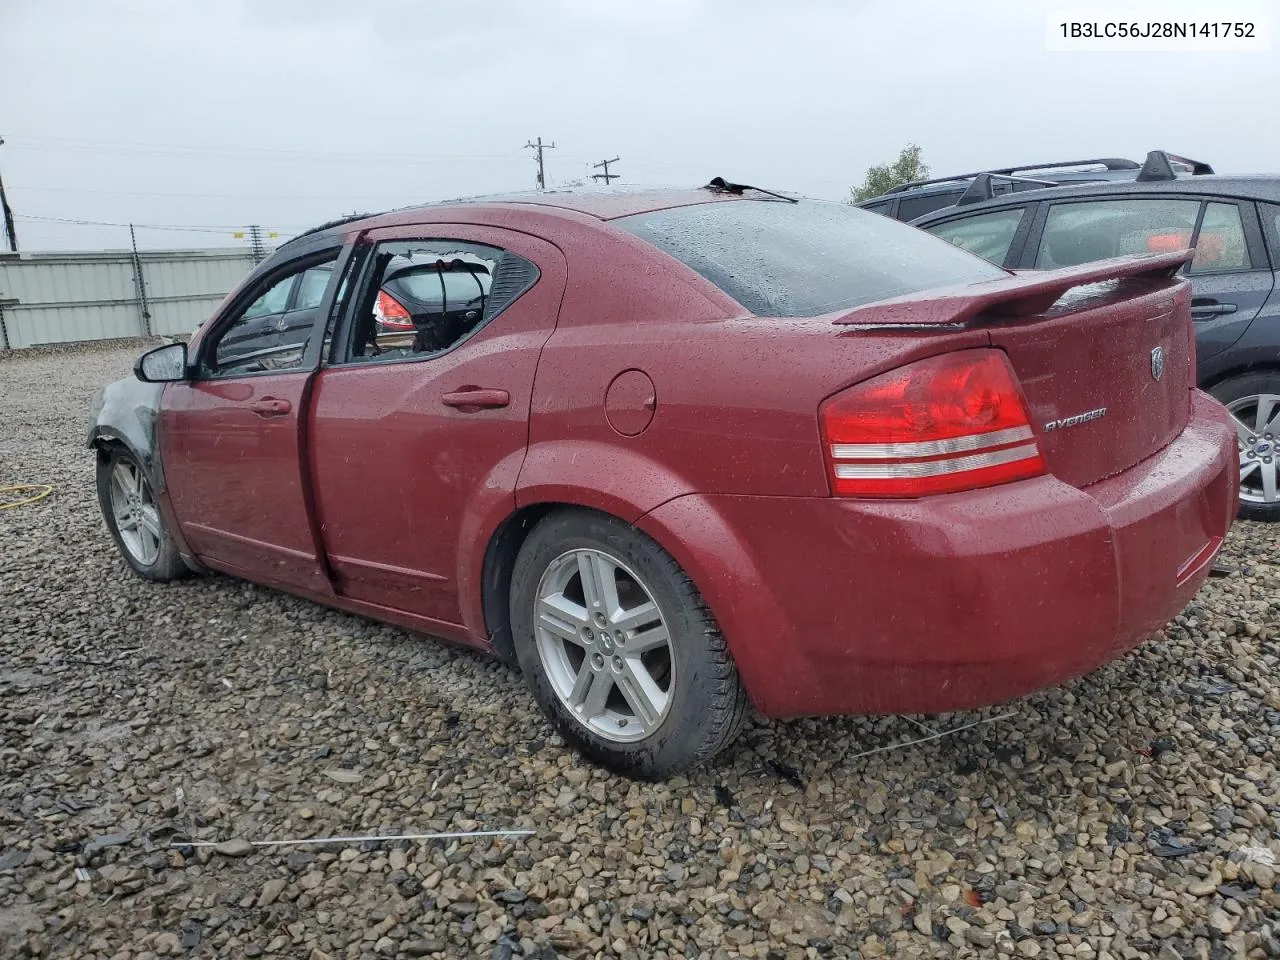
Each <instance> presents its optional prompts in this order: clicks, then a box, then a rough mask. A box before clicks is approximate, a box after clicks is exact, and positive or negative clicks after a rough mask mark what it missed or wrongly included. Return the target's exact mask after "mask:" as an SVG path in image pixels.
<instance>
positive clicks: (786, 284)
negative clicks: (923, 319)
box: [612, 200, 1008, 317]
mask: <svg viewBox="0 0 1280 960" xmlns="http://www.w3.org/2000/svg"><path fill="white" fill-rule="evenodd" d="M612 223H613V224H614V225H616V226H619V227H621V228H622V229H624V230H626V231H628V232H630V233H633V234H635V235H636V236H638V237H640V238H641V239H643V240H647V241H648V242H649V243H652V244H653V245H654V246H655V247H658V248H659V249H660V250H663V251H665V252H666V253H669V254H671V256H673V257H675V258H676V259H677V260H679V261H681V262H682V263H684V264H685V265H686V266H688V267H690V268H692V269H693V270H696V271H697V272H698V273H700V274H702V276H704V277H706V278H707V279H708V280H710V281H711V282H712V283H714V284H715V285H716V286H717V287H719V288H720V289H721V290H723V291H724V292H725V293H727V294H728V295H729V296H731V297H733V299H735V300H737V301H738V302H739V303H740V304H742V305H743V306H744V307H746V308H747V309H748V310H750V311H751V312H752V313H754V314H756V315H757V316H761V317H813V316H817V315H818V314H822V313H832V312H834V311H836V310H848V309H851V308H853V307H857V306H860V305H861V304H864V303H871V302H873V301H875V300H885V299H888V298H889V297H898V296H903V295H905V294H909V293H916V292H918V291H920V290H928V289H930V288H932V287H945V286H950V285H952V284H958V283H977V282H980V281H983V280H996V279H999V278H1001V277H1006V276H1008V274H1007V273H1006V272H1005V271H1004V270H1001V269H1000V268H999V267H996V266H994V265H992V264H990V263H988V262H987V261H985V260H983V259H981V258H979V257H975V256H974V255H973V254H971V253H967V252H966V251H964V250H961V249H959V248H958V247H954V246H952V245H951V244H949V243H947V242H946V241H945V240H939V239H938V238H937V237H933V236H930V235H929V234H927V233H925V232H924V231H923V230H917V229H916V228H915V227H909V226H907V225H906V224H903V223H899V222H898V221H896V220H891V219H889V218H887V217H882V216H879V215H878V214H875V213H869V212H867V211H865V210H859V209H858V208H857V207H853V206H850V205H849V204H844V203H829V202H824V201H821V200H801V201H800V202H799V203H785V202H783V201H776V200H768V201H766V200H741V201H734V202H730V203H708V204H699V205H696V206H688V207H676V208H675V209H672V210H658V211H655V212H653V213H640V214H636V215H634V216H630V217H622V218H620V219H617V220H614V221H612Z"/></svg>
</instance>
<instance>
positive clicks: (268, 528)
mask: <svg viewBox="0 0 1280 960" xmlns="http://www.w3.org/2000/svg"><path fill="white" fill-rule="evenodd" d="M338 256H339V249H338V248H330V249H328V250H322V251H317V252H313V253H311V254H309V255H307V256H305V257H303V258H302V259H301V260H295V261H293V262H291V263H288V264H283V265H281V267H279V268H278V269H276V270H274V271H272V272H271V273H270V274H268V275H267V276H265V277H264V278H263V279H262V280H261V281H260V282H258V283H257V284H255V286H254V287H253V288H251V289H250V290H249V291H246V293H245V295H244V296H242V297H239V298H237V300H236V302H234V303H232V304H231V305H230V307H229V309H228V310H227V311H226V313H225V314H223V315H222V316H221V317H219V318H217V319H215V320H214V321H213V325H212V326H211V328H210V330H209V333H208V334H207V335H206V336H205V337H204V338H203V339H202V340H201V343H200V346H199V348H198V354H197V356H196V357H194V358H193V359H194V361H195V366H196V369H197V371H198V372H197V374H196V376H195V377H194V378H192V379H189V380H185V381H182V382H179V383H172V384H170V385H169V386H167V387H166V388H165V393H164V400H163V403H162V409H161V413H160V423H159V436H160V449H161V457H162V460H163V469H164V474H165V480H166V484H167V486H168V488H169V492H170V497H171V498H172V501H173V509H174V513H175V514H176V516H177V520H178V524H179V526H180V527H181V529H182V533H183V535H184V537H185V538H186V540H187V542H188V543H189V544H190V546H191V548H192V550H193V551H194V552H195V554H196V556H197V557H199V558H200V559H201V560H203V561H204V562H206V563H207V564H209V565H210V566H212V567H214V568H215V569H220V570H224V571H226V572H230V573H234V574H237V575H240V576H244V577H247V578H249V579H252V580H258V581H261V582H264V583H269V584H271V585H274V586H280V587H285V588H291V589H300V590H305V591H309V592H312V593H331V592H332V589H331V587H330V585H329V581H328V578H327V576H326V575H325V573H324V570H323V566H322V563H321V560H320V554H319V550H318V545H317V540H316V536H315V534H314V531H313V527H312V523H311V518H310V514H309V512H308V509H307V502H306V497H305V493H304V486H303V477H302V443H301V432H302V423H303V416H304V414H305V411H306V405H307V396H308V392H309V386H310V382H311V379H312V377H313V375H314V371H315V369H316V367H317V365H318V363H319V359H320V349H321V340H322V336H323V334H322V329H323V324H322V322H321V317H320V311H319V309H312V310H311V312H310V315H311V317H312V321H313V326H311V327H306V328H301V327H299V328H295V332H296V334H297V335H296V336H295V337H293V338H292V339H293V341H294V342H292V343H286V344H281V342H280V332H281V331H280V330H279V328H278V324H274V325H271V326H263V324H262V323H261V321H262V319H263V317H264V316H265V315H266V314H263V313H261V312H259V310H257V309H254V307H255V305H257V304H260V303H261V302H262V301H263V299H264V298H268V299H269V298H272V297H275V298H276V300H275V301H273V302H275V303H279V302H281V301H280V297H281V294H280V293H279V291H280V290H285V291H287V292H288V294H289V296H290V297H292V296H293V294H294V292H295V289H296V286H297V283H298V281H299V280H300V279H301V277H302V276H303V275H304V273H305V272H306V271H307V270H308V269H309V268H311V267H314V266H317V265H318V263H323V264H327V265H329V266H330V267H332V266H333V264H334V262H335V261H336V260H337V259H338ZM333 274H334V271H332V270H331V271H330V273H329V275H328V276H327V278H326V290H325V292H324V293H323V294H322V298H321V299H322V302H323V303H327V302H331V300H332V297H333V295H334V294H333V292H332V287H333V286H335V283H334V277H333ZM286 314H287V311H277V312H275V313H274V314H270V316H274V317H276V318H277V320H278V319H279V318H280V317H283V316H286Z"/></svg>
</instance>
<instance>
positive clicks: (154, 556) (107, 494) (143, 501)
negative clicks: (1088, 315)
mask: <svg viewBox="0 0 1280 960" xmlns="http://www.w3.org/2000/svg"><path fill="white" fill-rule="evenodd" d="M98 503H99V505H100V506H101V507H102V517H103V519H104V520H106V521H107V529H108V530H110V531H111V536H112V538H113V539H114V540H115V542H116V549H117V550H119V551H120V555H121V556H122V557H124V562H125V563H127V564H128V565H129V569H130V570H132V571H133V572H134V573H136V574H137V575H138V576H140V577H142V578H143V579H144V580H157V581H165V580H176V579H177V578H178V577H184V576H186V575H187V574H189V573H190V572H191V571H190V570H189V569H188V568H187V565H186V564H185V563H183V561H182V557H181V555H179V553H178V546H177V544H176V543H174V540H173V536H172V535H171V534H170V533H169V528H168V527H167V526H166V525H165V522H164V516H163V515H162V514H161V513H160V508H159V506H158V505H157V504H156V502H155V496H154V493H153V491H152V489H151V480H150V478H148V476H147V472H146V471H145V470H144V469H143V468H142V466H141V465H140V464H139V463H138V461H137V460H136V459H135V458H134V456H133V454H131V453H129V452H128V451H127V450H125V449H124V448H123V447H111V448H109V449H108V450H106V451H105V453H102V454H100V455H99V456H98Z"/></svg>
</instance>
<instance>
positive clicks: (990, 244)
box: [924, 207, 1026, 264]
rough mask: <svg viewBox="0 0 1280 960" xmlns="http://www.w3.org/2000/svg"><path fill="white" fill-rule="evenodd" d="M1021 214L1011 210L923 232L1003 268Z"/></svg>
mask: <svg viewBox="0 0 1280 960" xmlns="http://www.w3.org/2000/svg"><path fill="white" fill-rule="evenodd" d="M1025 212H1026V207H1013V208H1012V209H1009V210H996V211H993V212H992V213H983V214H979V215H978V216H976V217H966V218H964V219H963V220H949V221H947V222H946V223H939V224H936V225H934V226H931V227H925V228H924V229H926V230H928V231H929V232H930V233H932V234H933V235H934V236H935V237H941V238H942V239H943V240H946V241H948V242H950V243H954V244H955V245H956V246H957V247H963V248H964V249H965V250H968V251H969V252H970V253H976V254H977V255H978V256H980V257H982V258H984V259H986V260H990V261H991V262H992V263H997V264H1003V263H1004V262H1005V259H1006V258H1007V257H1008V256H1009V247H1010V246H1011V245H1012V244H1013V237H1014V234H1016V233H1017V232H1018V226H1019V225H1020V224H1021V223H1022V217H1023V214H1024V213H1025Z"/></svg>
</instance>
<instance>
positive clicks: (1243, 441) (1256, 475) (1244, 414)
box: [1227, 393, 1280, 503]
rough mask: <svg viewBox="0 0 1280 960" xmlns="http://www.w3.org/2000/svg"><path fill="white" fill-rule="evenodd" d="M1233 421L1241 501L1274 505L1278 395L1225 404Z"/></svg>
mask: <svg viewBox="0 0 1280 960" xmlns="http://www.w3.org/2000/svg"><path fill="white" fill-rule="evenodd" d="M1227 409H1228V410H1229V411H1230V412H1231V419H1232V420H1234V421H1235V425H1236V434H1237V438H1238V440H1239V447H1240V499H1241V500H1244V501H1245V502H1246V503H1275V502H1277V500H1280V496H1277V494H1276V468H1277V466H1280V461H1277V459H1276V455H1277V453H1280V451H1278V450H1277V449H1276V446H1277V441H1280V395H1276V394H1274V393H1264V394H1259V395H1257V396H1252V397H1241V398H1240V399H1239V400H1233V401H1231V402H1230V403H1228V404H1227Z"/></svg>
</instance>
